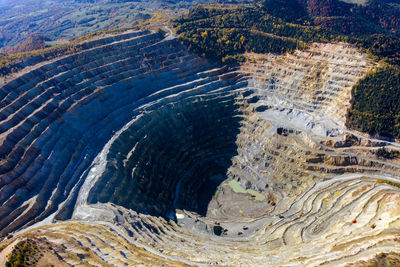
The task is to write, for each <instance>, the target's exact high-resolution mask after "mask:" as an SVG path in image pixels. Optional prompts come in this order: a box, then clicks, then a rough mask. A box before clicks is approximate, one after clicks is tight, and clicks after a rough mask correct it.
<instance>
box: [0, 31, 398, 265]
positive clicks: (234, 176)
mask: <svg viewBox="0 0 400 267" xmlns="http://www.w3.org/2000/svg"><path fill="white" fill-rule="evenodd" d="M245 56H246V61H245V62H244V63H242V64H240V65H238V66H236V67H233V66H229V65H223V64H222V63H216V62H213V61H210V60H207V59H205V58H202V57H199V56H198V55H195V54H193V53H191V52H189V50H188V49H187V47H185V46H184V45H182V44H181V43H180V42H179V41H177V39H174V38H173V36H172V35H167V34H165V33H164V32H162V31H154V32H151V31H147V30H143V31H133V30H130V31H127V32H123V33H119V34H115V35H111V36H107V37H104V38H99V39H97V40H92V41H88V42H87V43H86V44H85V46H84V47H83V49H82V50H81V51H78V52H76V53H73V54H70V55H65V56H62V57H57V58H55V59H52V60H50V61H44V62H38V63H36V62H30V63H29V64H30V65H29V66H28V65H27V66H26V67H25V68H23V69H22V70H21V71H20V72H18V73H16V74H13V76H12V77H11V78H10V77H9V78H8V80H4V81H3V84H2V86H1V88H0V155H1V158H0V236H1V238H2V239H3V241H2V242H1V243H0V264H4V263H5V261H6V255H8V254H9V253H10V252H11V251H12V250H13V248H14V247H15V246H16V244H17V243H18V242H20V241H21V240H27V239H28V240H31V241H32V242H34V243H35V244H36V245H35V246H36V247H38V250H39V251H40V253H42V254H44V255H46V257H42V258H41V259H40V260H39V261H40V262H41V263H43V262H44V263H46V262H45V261H48V263H51V264H53V265H55V266H67V265H73V266H75V265H79V266H93V265H94V266H108V265H112V266H135V265H141V266H152V265H156V266H161V265H162V266H179V265H195V266H203V265H204V266H209V265H223V266H224V265H225V266H316V265H327V266H342V265H354V266H360V265H363V264H368V262H370V261H371V260H373V259H374V258H375V257H376V256H377V255H378V254H381V253H385V254H386V255H389V256H390V255H391V254H393V255H395V254H396V253H400V242H399V238H400V230H399V229H400V189H399V187H398V186H396V185H398V183H399V182H400V180H399V177H400V161H399V160H396V159H394V160H385V159H382V158H379V157H378V156H377V155H376V153H375V152H376V150H377V149H378V148H380V147H382V146H383V145H385V146H386V147H388V148H392V149H395V150H396V149H397V150H398V149H400V145H399V144H398V143H396V142H394V141H384V140H378V139H374V138H372V137H370V136H367V135H364V134H361V133H359V132H355V131H352V130H349V129H348V128H347V127H346V126H345V120H346V112H347V109H348V108H349V106H350V98H351V88H352V86H353V85H354V84H355V83H357V81H358V80H359V79H361V78H362V77H364V76H365V75H366V73H367V72H368V71H370V70H371V69H372V68H374V67H376V65H377V63H374V62H373V61H372V60H371V59H370V58H368V57H367V56H366V55H365V54H363V53H362V52H360V51H359V50H358V49H356V48H354V47H352V46H351V45H349V44H345V43H336V44H329V43H325V44H321V43H313V44H312V45H310V46H309V47H308V48H307V49H305V50H302V51H299V50H296V51H294V52H293V53H287V54H283V55H276V54H254V53H247V54H246V55H245Z"/></svg>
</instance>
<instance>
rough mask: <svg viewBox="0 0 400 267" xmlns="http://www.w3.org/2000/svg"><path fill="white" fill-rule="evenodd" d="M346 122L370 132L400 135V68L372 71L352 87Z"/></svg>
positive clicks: (392, 67) (392, 135) (350, 125)
mask: <svg viewBox="0 0 400 267" xmlns="http://www.w3.org/2000/svg"><path fill="white" fill-rule="evenodd" d="M347 125H348V126H349V127H352V128H356V129H359V130H361V131H363V132H368V133H370V134H378V135H380V136H387V137H394V138H399V137H400V68H399V67H396V66H385V67H383V68H379V69H377V70H374V71H371V72H370V73H368V74H367V75H366V77H365V78H363V79H362V80H360V81H359V82H358V83H357V84H356V85H355V86H354V87H353V90H352V99H351V108H350V110H349V112H348V120H347Z"/></svg>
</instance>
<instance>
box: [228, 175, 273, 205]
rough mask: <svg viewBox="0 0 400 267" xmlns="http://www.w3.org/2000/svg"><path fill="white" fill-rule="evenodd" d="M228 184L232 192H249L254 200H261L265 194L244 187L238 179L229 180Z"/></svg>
mask: <svg viewBox="0 0 400 267" xmlns="http://www.w3.org/2000/svg"><path fill="white" fill-rule="evenodd" d="M228 185H229V186H230V187H231V188H232V190H233V192H235V193H241V194H250V195H252V196H253V197H254V198H255V200H256V201H263V200H264V199H265V195H263V194H261V193H259V192H257V191H254V190H252V189H244V188H243V187H242V185H241V184H240V183H239V182H238V181H235V180H232V181H229V183H228Z"/></svg>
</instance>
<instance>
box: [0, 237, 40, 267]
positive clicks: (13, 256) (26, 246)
mask: <svg viewBox="0 0 400 267" xmlns="http://www.w3.org/2000/svg"><path fill="white" fill-rule="evenodd" d="M41 255H42V254H41V252H40V250H39V247H38V245H37V244H36V242H35V241H34V240H32V239H26V240H23V241H21V242H19V243H18V244H17V245H16V246H15V248H14V249H13V251H12V252H11V253H10V254H9V255H8V258H7V262H6V267H25V266H35V265H36V263H37V262H38V261H39V259H40V258H41Z"/></svg>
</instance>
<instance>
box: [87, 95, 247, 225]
mask: <svg viewBox="0 0 400 267" xmlns="http://www.w3.org/2000/svg"><path fill="white" fill-rule="evenodd" d="M242 104H243V103H242ZM242 115H243V114H242V111H241V103H239V102H238V100H237V99H236V96H235V95H232V94H228V93H225V95H221V94H219V95H207V96H202V97H193V98H190V99H185V100H182V101H180V102H178V103H174V104H168V105H166V106H163V107H161V108H158V109H156V110H154V111H151V112H148V113H146V114H144V115H143V116H141V117H140V118H139V119H138V120H137V121H136V122H135V123H134V124H132V125H131V126H130V127H129V128H128V129H127V130H126V131H124V132H123V133H122V134H121V135H120V137H119V138H118V139H117V140H116V141H115V142H114V143H113V145H112V146H111V149H110V152H109V154H108V156H107V166H106V171H105V172H104V173H103V175H102V176H101V177H100V179H98V181H97V183H96V184H95V186H94V187H93V188H92V189H91V191H90V193H89V199H88V200H89V203H96V202H102V203H105V202H112V203H115V204H117V205H121V206H123V207H126V208H129V209H132V210H134V211H136V212H139V213H144V214H150V215H153V216H163V217H165V218H168V219H171V216H170V214H175V209H177V208H179V209H185V210H189V211H194V212H197V213H198V214H199V215H202V216H205V215H206V212H207V207H208V204H209V202H210V201H211V200H212V198H213V196H214V194H215V193H216V190H217V187H218V185H219V184H220V183H221V182H222V181H224V180H225V179H226V176H225V174H226V173H227V170H228V168H229V166H231V164H232V162H231V159H232V157H234V156H235V155H237V145H236V138H237V135H238V134H239V132H240V127H241V121H242V119H243V116H242Z"/></svg>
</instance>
